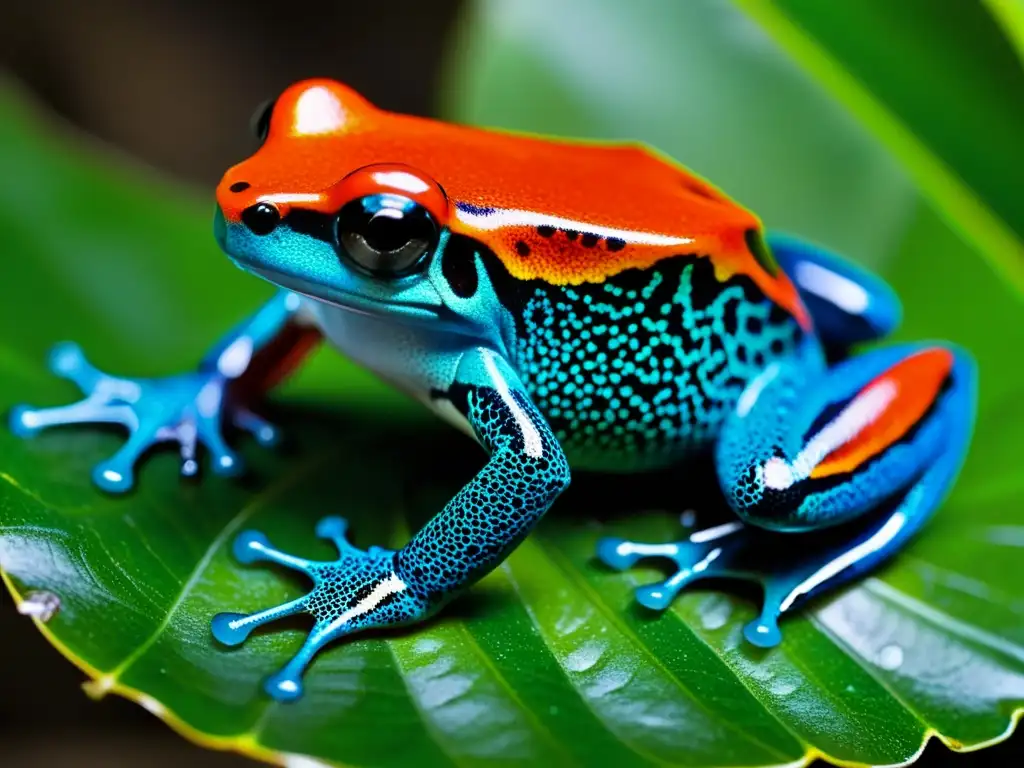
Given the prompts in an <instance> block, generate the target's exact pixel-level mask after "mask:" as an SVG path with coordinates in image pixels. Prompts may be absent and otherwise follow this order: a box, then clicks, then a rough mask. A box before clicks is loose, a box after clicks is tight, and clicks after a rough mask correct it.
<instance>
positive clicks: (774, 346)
mask: <svg viewBox="0 0 1024 768" xmlns="http://www.w3.org/2000/svg"><path fill="white" fill-rule="evenodd" d="M770 346H771V350H772V354H773V355H781V354H782V352H783V351H784V350H785V348H786V345H785V344H783V343H782V339H772V343H771V345H770Z"/></svg>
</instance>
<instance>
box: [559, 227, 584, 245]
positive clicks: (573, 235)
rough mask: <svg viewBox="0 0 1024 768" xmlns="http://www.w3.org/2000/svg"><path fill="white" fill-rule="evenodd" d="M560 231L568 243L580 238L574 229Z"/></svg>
mask: <svg viewBox="0 0 1024 768" xmlns="http://www.w3.org/2000/svg"><path fill="white" fill-rule="evenodd" d="M562 231H563V232H565V236H566V237H567V238H569V240H570V242H571V241H573V240H575V239H576V238H577V237H579V236H580V233H579V232H577V231H576V230H575V229H563V230H562Z"/></svg>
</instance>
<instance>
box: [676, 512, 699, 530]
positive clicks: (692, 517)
mask: <svg viewBox="0 0 1024 768" xmlns="http://www.w3.org/2000/svg"><path fill="white" fill-rule="evenodd" d="M679 524H680V525H681V526H683V528H693V526H694V525H696V524H697V511H696V510H695V509H687V510H684V511H683V514H681V515H680V516H679Z"/></svg>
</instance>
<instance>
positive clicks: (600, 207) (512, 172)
mask: <svg viewBox="0 0 1024 768" xmlns="http://www.w3.org/2000/svg"><path fill="white" fill-rule="evenodd" d="M272 120H273V130H272V131H271V136H270V138H269V140H268V142H267V144H266V145H265V146H264V147H263V148H262V149H261V150H260V151H259V152H258V153H257V154H256V155H255V156H254V157H252V158H250V159H249V160H248V161H247V165H248V167H249V168H250V169H252V171H258V172H255V173H253V175H254V176H256V177H258V178H259V179H261V183H262V184H265V185H266V186H267V188H268V191H277V190H279V189H284V188H287V189H308V190H309V192H310V197H311V202H304V203H303V204H304V205H305V206H309V207H315V206H316V205H318V204H319V205H323V206H324V207H326V208H329V207H330V206H331V205H332V199H331V194H330V189H331V188H332V187H337V186H338V185H339V184H340V182H341V180H342V179H343V178H344V177H346V176H347V175H348V174H350V173H351V172H353V171H354V170H356V169H358V168H361V167H364V166H367V165H372V164H375V163H399V164H403V165H408V166H412V167H414V168H415V169H416V170H417V171H419V172H420V173H422V174H426V175H427V176H429V177H430V178H432V179H434V180H435V181H436V182H437V183H438V184H439V185H440V187H441V188H442V189H443V190H444V192H445V194H446V195H447V197H448V202H449V205H450V208H451V211H450V217H449V221H448V226H449V228H450V229H451V230H452V232H453V233H455V234H459V235H465V236H468V237H471V238H473V239H474V240H477V241H479V242H482V243H483V244H485V245H486V246H487V247H488V248H489V249H490V250H491V251H493V252H494V254H495V255H496V256H497V257H498V258H499V259H500V260H501V262H502V263H503V264H504V266H505V268H506V269H507V270H508V272H509V273H510V274H511V275H512V276H513V277H515V278H517V279H519V280H532V279H539V280H543V281H545V282H548V283H552V284H558V285H579V284H583V283H599V282H602V281H603V280H605V279H607V278H609V277H611V276H613V275H616V274H618V273H620V272H623V271H625V270H627V269H631V268H639V269H645V268H647V267H649V266H650V265H652V264H655V263H657V262H658V261H660V260H662V259H665V258H669V257H672V256H675V255H678V254H681V253H689V254H696V255H700V256H703V257H706V258H708V259H710V260H711V261H712V263H713V266H714V270H715V273H716V275H718V276H719V277H720V278H722V279H728V278H729V277H730V276H732V275H734V274H738V273H741V274H746V275H747V276H748V277H750V278H751V279H752V280H753V281H754V282H755V283H756V284H757V285H758V286H759V288H760V290H761V291H762V292H763V293H764V294H765V295H766V296H768V297H769V298H771V299H772V300H773V301H775V302H776V303H779V304H780V305H782V306H783V307H785V308H787V309H788V310H789V311H791V312H792V313H793V314H795V315H799V316H801V318H802V319H803V320H806V316H805V314H804V312H803V307H802V306H801V304H800V301H799V299H798V297H797V294H796V291H795V290H794V288H793V286H792V284H791V283H790V282H789V280H788V279H787V278H786V277H785V275H782V274H781V273H779V271H778V270H777V269H776V268H775V267H774V264H773V263H771V259H770V256H768V255H767V252H766V250H765V249H764V248H763V246H762V244H761V241H760V228H761V227H760V222H759V221H758V219H757V217H755V216H754V215H753V214H752V213H750V212H749V211H747V210H746V209H744V208H742V207H741V206H739V205H737V204H736V203H735V202H733V201H732V200H730V199H729V198H728V197H726V196H725V195H724V194H722V193H721V192H720V191H718V190H716V189H715V188H714V187H712V186H711V185H710V184H708V183H706V182H705V181H703V180H702V179H700V178H698V177H697V176H695V175H693V174H691V173H689V172H688V171H686V170H685V169H684V168H682V167H680V166H678V165H675V164H673V163H671V162H669V161H667V160H664V159H662V158H660V157H658V156H656V155H655V154H653V153H652V152H651V151H649V150H648V149H646V148H643V147H641V146H637V145H629V144H617V145H616V144H605V145H601V144H596V143H582V142H569V141H561V140H552V139H547V138H540V137H536V136H528V135H522V134H515V133H507V132H499V131H490V130H483V129H479V128H471V127H466V126H459V125H452V124H449V123H444V122H440V121H436V120H430V119H426V118H420V117H413V116H408V115H402V114H396V113H391V112H387V111H384V110H381V109H378V108H377V107H375V106H373V105H372V104H370V103H369V102H368V101H366V100H365V99H364V98H363V97H362V96H360V95H359V94H357V93H356V92H355V91H352V90H351V89H349V88H347V87H346V86H344V85H342V84H340V83H337V82H335V81H331V80H310V81H305V82H303V83H298V84H296V85H294V86H292V87H290V88H289V89H288V90H286V91H285V92H284V93H283V94H282V95H281V97H280V98H279V99H278V103H277V106H276V107H275V109H274V112H273V118H272ZM297 134H299V135H301V139H302V140H301V141H295V140H294V138H295V136H296V135H297ZM282 154H287V155H288V156H287V157H285V158H282V156H281V155H282ZM263 166H265V167H263ZM282 173H286V174H288V178H279V177H280V175H281V174H282ZM259 192H260V190H257V189H252V190H251V191H250V193H249V194H250V197H254V196H258V194H259Z"/></svg>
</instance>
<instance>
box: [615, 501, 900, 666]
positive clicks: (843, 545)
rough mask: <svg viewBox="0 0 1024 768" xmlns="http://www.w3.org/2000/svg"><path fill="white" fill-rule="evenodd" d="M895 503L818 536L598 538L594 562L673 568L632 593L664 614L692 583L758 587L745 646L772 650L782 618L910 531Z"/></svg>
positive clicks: (734, 526)
mask: <svg viewBox="0 0 1024 768" xmlns="http://www.w3.org/2000/svg"><path fill="white" fill-rule="evenodd" d="M897 501H898V499H897V500H894V501H893V503H892V504H891V505H889V506H886V507H885V508H883V509H880V510H879V511H878V512H876V513H875V514H872V515H871V516H869V517H868V518H865V519H860V520H855V521H853V522H852V523H848V524H845V525H842V526H837V527H835V528H830V529H827V530H824V531H820V532H813V533H778V532H774V531H767V530H764V529H762V528H757V527H755V526H750V525H745V524H743V523H741V522H738V521H737V522H730V523H725V524H723V525H719V526H716V527H715V528H708V529H706V530H703V531H698V532H696V533H694V534H693V535H692V536H690V538H688V539H686V540H684V541H678V542H670V543H667V544H644V543H639V542H633V541H626V540H624V539H618V538H605V539H602V540H601V541H600V542H598V546H597V556H598V558H599V559H600V560H601V561H602V562H603V563H605V565H607V566H609V567H610V568H613V569H615V570H617V571H621V570H625V569H627V568H630V567H632V566H634V565H635V564H636V563H638V562H639V561H641V560H646V559H650V558H661V559H668V560H670V561H672V562H673V563H674V564H675V566H676V568H677V569H678V570H676V572H675V574H674V575H672V576H671V577H670V578H668V579H666V580H665V581H662V582H658V583H655V584H647V585H644V586H641V587H637V589H636V599H637V602H639V603H640V604H641V605H643V606H644V607H646V608H650V609H651V610H655V611H662V610H664V609H665V608H667V607H668V606H669V605H670V604H671V603H672V600H673V599H674V598H675V597H676V595H677V594H679V592H680V590H682V589H683V587H685V586H686V585H687V584H691V583H693V582H694V581H697V580H698V579H707V578H728V579H739V580H743V581H749V582H753V583H755V584H758V585H760V586H761V587H762V589H763V592H764V601H763V603H762V607H761V613H760V615H759V616H758V617H757V618H756V619H754V620H753V621H751V622H750V623H748V624H747V625H746V626H745V627H744V629H743V634H744V636H745V637H746V638H747V640H748V641H749V642H750V643H752V644H754V645H756V646H759V647H761V648H771V647H773V646H776V645H778V644H779V643H780V642H781V641H782V633H781V632H780V631H779V618H780V617H781V616H782V615H783V614H785V613H786V612H788V611H790V610H791V609H792V608H793V607H794V606H795V605H798V604H799V603H800V602H801V601H802V600H804V599H805V598H808V597H811V596H813V595H815V594H817V593H818V592H820V591H822V590H823V588H825V587H826V586H830V585H832V584H834V583H835V582H836V581H837V580H839V579H840V578H843V579H845V578H850V577H852V576H853V575H855V574H857V573H860V572H863V571H864V570H866V569H867V568H869V567H872V566H873V565H874V564H875V563H877V562H878V561H879V560H880V558H881V557H883V556H885V555H886V554H889V553H891V552H892V551H893V550H894V548H895V547H896V546H898V545H899V544H900V543H902V541H903V540H905V537H906V536H907V534H908V533H909V531H910V528H911V525H909V524H908V520H909V518H908V515H907V512H906V507H905V505H900V504H898V503H897Z"/></svg>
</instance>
